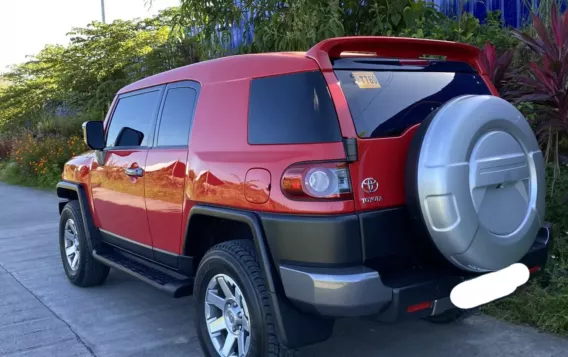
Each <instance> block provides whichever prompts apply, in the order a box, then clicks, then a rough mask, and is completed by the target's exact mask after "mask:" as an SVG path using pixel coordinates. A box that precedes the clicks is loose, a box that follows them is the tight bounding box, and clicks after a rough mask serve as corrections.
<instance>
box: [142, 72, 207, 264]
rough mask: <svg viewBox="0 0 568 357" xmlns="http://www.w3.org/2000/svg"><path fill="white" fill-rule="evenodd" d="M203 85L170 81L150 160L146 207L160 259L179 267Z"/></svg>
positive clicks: (161, 261)
mask: <svg viewBox="0 0 568 357" xmlns="http://www.w3.org/2000/svg"><path fill="white" fill-rule="evenodd" d="M198 92H199V84H198V83H195V82H190V81H184V82H179V83H172V84H168V86H167V87H166V91H165V93H164V99H163V101H162V105H161V107H160V115H159V120H158V124H157V128H156V135H155V138H154V146H153V147H152V148H151V149H150V150H149V151H148V158H147V161H146V209H147V213H148V224H149V225H150V233H151V235H152V240H153V244H154V256H155V258H156V260H157V261H159V262H160V263H162V264H165V265H168V266H170V267H172V268H178V255H179V254H180V253H181V246H182V234H183V233H184V229H183V228H184V227H185V223H186V222H184V221H183V202H184V194H185V193H184V192H185V191H184V189H185V180H186V165H187V158H188V145H189V135H190V131H191V127H192V124H193V114H194V111H195V105H196V102H197V95H198Z"/></svg>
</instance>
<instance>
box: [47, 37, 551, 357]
mask: <svg viewBox="0 0 568 357" xmlns="http://www.w3.org/2000/svg"><path fill="white" fill-rule="evenodd" d="M433 56H435V57H433ZM478 56H479V51H478V49H476V48H474V47H471V46H468V45H464V44H457V43H451V42H445V41H430V40H419V39H407V38H385V37H347V38H333V39H329V40H325V41H323V42H321V43H318V44H317V45H315V46H314V47H313V48H311V49H310V50H309V51H308V52H306V53H304V52H302V53H296V52H294V53H266V54H254V55H242V56H233V57H226V58H220V59H216V60H212V61H206V62H201V63H197V64H193V65H190V66H186V67H181V68H177V69H174V70H171V71H168V72H165V73H161V74H158V75H155V76H152V77H149V78H146V79H143V80H140V81H138V82H135V83H133V84H131V85H129V86H126V87H125V88H123V89H121V90H120V91H119V92H118V93H117V95H116V97H115V99H114V102H113V103H112V106H111V110H110V111H109V113H108V115H107V118H106V120H105V121H104V122H96V121H95V122H87V123H85V124H84V126H83V129H84V133H85V141H86V144H87V145H88V147H89V148H90V149H92V151H91V152H89V153H86V154H84V155H81V156H78V157H75V158H73V159H71V160H70V161H69V162H68V163H67V164H66V165H65V169H64V172H63V180H62V181H61V182H60V183H59V184H58V186H57V194H58V196H59V197H60V198H61V199H62V200H61V202H60V205H59V209H60V213H61V220H60V236H59V239H60V246H61V257H62V261H63V265H64V268H65V272H66V274H67V276H68V278H69V280H70V281H71V282H72V283H73V284H75V285H78V286H93V285H98V284H102V283H103V282H104V281H105V279H106V277H107V275H108V273H109V267H112V268H115V269H118V270H122V271H124V272H127V273H129V274H131V275H132V276H134V277H136V278H139V279H141V280H143V281H145V282H147V283H149V284H151V285H153V286H155V287H157V288H159V289H162V290H163V291H165V292H167V293H169V294H170V295H171V296H173V297H180V296H185V295H190V294H193V295H194V298H195V301H196V307H197V315H196V316H197V317H196V327H197V330H198V334H199V338H200V342H201V345H202V347H203V350H204V351H205V354H206V355H207V356H224V357H227V356H237V357H241V356H250V357H252V356H285V355H286V356H289V355H292V354H294V351H295V350H296V349H297V348H299V347H302V346H305V345H308V344H311V343H315V342H318V341H323V340H325V339H327V338H329V336H330V335H331V332H332V328H333V324H334V321H335V319H336V318H340V317H350V316H368V317H370V318H374V319H376V320H379V321H399V320H402V319H406V318H426V319H429V320H431V321H435V322H448V321H452V320H455V319H457V318H459V317H462V316H464V315H465V314H467V313H468V312H470V311H472V309H474V308H475V307H477V306H480V305H482V304H485V303H487V302H489V301H493V300H496V299H499V298H502V297H504V296H506V295H508V294H510V293H512V292H513V291H514V290H515V289H516V287H517V286H519V285H522V284H523V283H525V282H526V281H527V279H528V277H529V273H532V272H536V271H538V270H541V269H542V268H543V267H544V265H545V263H546V261H547V253H548V246H549V239H550V231H549V229H548V225H547V224H546V223H545V222H544V220H543V219H544V199H545V181H544V163H543V155H542V153H541V151H540V150H539V147H538V145H537V141H536V139H535V137H534V135H533V133H532V131H531V129H530V127H529V125H528V124H527V121H526V120H525V118H523V116H522V115H521V113H519V111H518V110H517V109H516V108H515V107H514V106H512V105H511V104H509V103H507V102H506V101H504V100H502V99H500V98H499V97H498V96H496V94H497V93H496V91H495V88H494V87H493V86H492V84H491V83H490V81H489V80H488V77H487V75H486V74H485V73H482V71H481V69H480V66H479V62H478Z"/></svg>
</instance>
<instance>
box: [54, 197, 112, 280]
mask: <svg viewBox="0 0 568 357" xmlns="http://www.w3.org/2000/svg"><path fill="white" fill-rule="evenodd" d="M69 219H72V220H73V221H74V222H75V227H76V230H77V236H78V240H79V263H78V268H77V270H73V269H72V268H71V266H70V264H69V262H68V261H67V255H66V254H65V238H64V234H65V224H66V223H67V221H68V220H69ZM84 227H85V226H84V224H83V216H82V214H81V207H80V206H79V202H77V201H69V202H68V203H67V204H66V205H65V207H64V208H63V211H62V212H61V217H60V220H59V251H60V253H61V261H62V263H63V268H64V270H65V274H66V275H67V278H68V279H69V281H70V282H71V283H73V284H74V285H77V286H80V287H89V286H96V285H101V284H102V283H104V281H105V280H106V278H107V277H108V274H109V270H110V268H109V267H108V266H106V265H104V264H102V263H100V262H98V261H96V260H95V259H94V258H93V245H92V244H91V242H90V240H89V239H88V238H87V235H86V233H85V228H84Z"/></svg>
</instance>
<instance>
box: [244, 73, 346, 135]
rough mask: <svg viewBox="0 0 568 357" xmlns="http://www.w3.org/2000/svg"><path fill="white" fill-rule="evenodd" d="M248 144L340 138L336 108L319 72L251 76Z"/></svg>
mask: <svg viewBox="0 0 568 357" xmlns="http://www.w3.org/2000/svg"><path fill="white" fill-rule="evenodd" d="M248 141H249V143H250V144H302V143H325V142H336V141H341V132H340V130H339V122H338V120H337V114H336V113H335V107H334V106H333V101H332V99H331V95H330V94H329V90H328V88H327V84H326V83H325V79H324V78H323V75H322V74H321V72H319V71H317V72H303V73H295V74H287V75H282V76H275V77H267V78H259V79H254V80H253V81H252V83H251V89H250V102H249V118H248Z"/></svg>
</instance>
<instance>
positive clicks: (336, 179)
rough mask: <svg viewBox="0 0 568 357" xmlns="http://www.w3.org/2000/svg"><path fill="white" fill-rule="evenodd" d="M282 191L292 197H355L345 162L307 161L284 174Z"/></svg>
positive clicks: (310, 198) (335, 198) (334, 198)
mask: <svg viewBox="0 0 568 357" xmlns="http://www.w3.org/2000/svg"><path fill="white" fill-rule="evenodd" d="M281 185H282V192H284V194H285V195H286V196H288V197H289V198H291V199H300V200H306V199H307V200H347V199H352V198H353V190H352V189H351V180H350V179H349V169H348V167H347V164H346V163H344V162H326V163H306V164H297V165H294V166H292V167H290V168H288V169H287V170H286V171H285V172H284V175H282V183H281Z"/></svg>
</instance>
